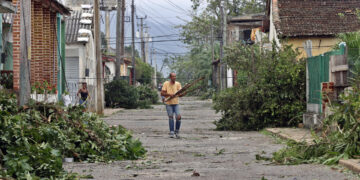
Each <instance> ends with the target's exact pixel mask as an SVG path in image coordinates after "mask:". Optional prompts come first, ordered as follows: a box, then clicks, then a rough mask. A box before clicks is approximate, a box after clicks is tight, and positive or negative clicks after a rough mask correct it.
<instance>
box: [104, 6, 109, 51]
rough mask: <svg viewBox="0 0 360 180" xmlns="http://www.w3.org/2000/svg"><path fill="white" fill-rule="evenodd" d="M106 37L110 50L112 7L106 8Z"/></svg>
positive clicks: (107, 47)
mask: <svg viewBox="0 0 360 180" xmlns="http://www.w3.org/2000/svg"><path fill="white" fill-rule="evenodd" d="M105 29H106V30H105V37H106V40H107V46H106V49H107V52H109V50H110V43H109V42H110V9H106V10H105Z"/></svg>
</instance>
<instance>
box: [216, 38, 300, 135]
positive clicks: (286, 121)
mask: <svg viewBox="0 0 360 180" xmlns="http://www.w3.org/2000/svg"><path fill="white" fill-rule="evenodd" d="M297 56H298V53H297V52H296V51H294V50H293V49H292V48H291V47H290V46H285V47H283V48H282V49H276V47H274V48H273V50H272V51H268V50H262V51H261V50H260V48H259V46H258V45H252V46H248V45H242V44H240V43H239V44H235V45H233V46H231V47H228V48H227V49H226V56H225V61H226V62H227V63H228V64H229V66H230V67H231V68H232V69H233V70H235V71H237V72H238V84H237V85H236V86H235V87H233V88H230V89H226V90H224V91H222V92H220V93H219V94H218V95H217V96H216V97H215V98H214V108H215V110H216V111H218V112H221V113H222V115H223V116H222V118H221V119H220V120H219V121H216V122H215V124H216V126H217V129H218V130H259V129H262V128H264V127H274V126H294V125H297V124H298V123H299V122H300V121H301V120H302V113H303V112H304V111H305V103H306V101H305V90H306V89H305V80H306V77H305V61H304V60H302V59H300V60H297Z"/></svg>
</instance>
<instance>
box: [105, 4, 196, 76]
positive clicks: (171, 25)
mask: <svg viewBox="0 0 360 180" xmlns="http://www.w3.org/2000/svg"><path fill="white" fill-rule="evenodd" d="M191 5H192V3H191V1H190V0H135V6H136V7H135V8H136V16H137V17H145V16H147V19H146V20H145V21H144V22H145V24H146V26H147V27H149V34H150V36H151V37H153V38H152V40H153V41H164V40H165V41H167V42H153V43H152V44H151V46H152V48H154V49H155V50H156V52H157V54H156V57H153V58H156V62H157V66H158V68H160V66H161V65H162V61H163V59H164V57H166V54H167V53H185V52H187V51H188V49H187V48H186V45H185V44H183V43H181V42H179V41H171V40H177V39H179V38H180V37H179V32H180V31H179V29H178V28H176V27H175V26H178V25H181V24H184V23H185V22H184V21H189V20H190V19H191V18H190V16H189V12H190V11H191ZM126 16H129V17H130V16H131V0H126ZM110 18H111V29H110V34H111V40H110V43H111V44H112V46H113V47H114V48H115V42H116V41H115V37H116V12H112V13H111V16H110ZM139 24H140V20H138V19H136V20H135V28H136V30H138V29H140V26H138V25H139ZM102 29H103V30H104V25H103V26H102ZM125 36H126V37H127V38H126V39H125V43H126V45H130V44H129V43H130V42H131V38H130V37H131V23H130V22H128V23H126V24H125ZM158 36H165V37H158ZM169 40H170V41H169ZM135 41H136V42H138V41H140V40H139V39H137V40H135ZM136 46H137V48H138V50H140V49H139V48H140V44H136ZM164 72H165V73H167V72H168V70H165V71H164Z"/></svg>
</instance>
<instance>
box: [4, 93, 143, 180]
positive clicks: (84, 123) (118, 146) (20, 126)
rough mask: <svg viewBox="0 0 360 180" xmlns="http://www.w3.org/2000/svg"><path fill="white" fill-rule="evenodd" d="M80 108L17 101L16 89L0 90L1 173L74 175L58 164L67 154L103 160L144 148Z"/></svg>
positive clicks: (37, 176)
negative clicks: (18, 102)
mask: <svg viewBox="0 0 360 180" xmlns="http://www.w3.org/2000/svg"><path fill="white" fill-rule="evenodd" d="M83 110H84V109H83V108H82V107H70V108H65V107H62V106H60V105H56V104H42V103H34V102H32V103H31V104H28V105H26V106H24V107H18V106H17V100H16V97H15V96H14V95H11V94H7V93H4V92H0V120H1V121H0V129H1V131H0V132H1V133H0V159H1V160H0V165H1V166H0V167H1V169H0V177H1V178H6V179H8V178H9V179H11V178H15V179H40V178H47V179H58V178H64V179H74V178H76V175H74V174H68V173H67V172H65V171H64V169H63V168H62V165H63V163H62V160H63V158H65V157H69V158H74V160H75V161H83V162H84V161H86V162H96V161H102V162H107V161H113V160H124V159H138V158H140V157H142V156H143V155H144V154H145V152H146V151H145V149H144V148H143V147H142V145H141V142H140V141H138V140H134V139H133V138H132V136H131V134H130V132H128V131H127V130H126V129H124V128H123V127H121V126H118V127H109V126H108V125H107V124H106V123H104V122H103V121H102V120H100V119H99V118H98V117H97V116H96V115H94V114H89V113H84V111H83Z"/></svg>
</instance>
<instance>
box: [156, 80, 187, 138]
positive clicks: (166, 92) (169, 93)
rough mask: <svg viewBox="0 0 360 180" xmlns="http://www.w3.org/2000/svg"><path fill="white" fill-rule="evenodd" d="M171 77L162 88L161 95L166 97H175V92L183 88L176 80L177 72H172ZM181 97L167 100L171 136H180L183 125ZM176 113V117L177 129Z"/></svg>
mask: <svg viewBox="0 0 360 180" xmlns="http://www.w3.org/2000/svg"><path fill="white" fill-rule="evenodd" d="M169 78H170V81H166V82H165V83H164V85H163V87H162V89H161V96H164V97H165V98H169V97H173V96H174V95H175V93H176V92H177V91H179V90H180V89H181V84H180V83H179V82H177V81H176V74H175V73H170V77H169ZM181 96H184V94H182V95H181ZM179 97H180V96H179ZM179 97H174V98H173V99H171V100H169V101H167V102H165V103H166V111H167V114H168V116H169V128H170V138H180V136H179V130H180V126H181V115H180V107H179ZM174 114H175V117H176V123H175V130H174Z"/></svg>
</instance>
